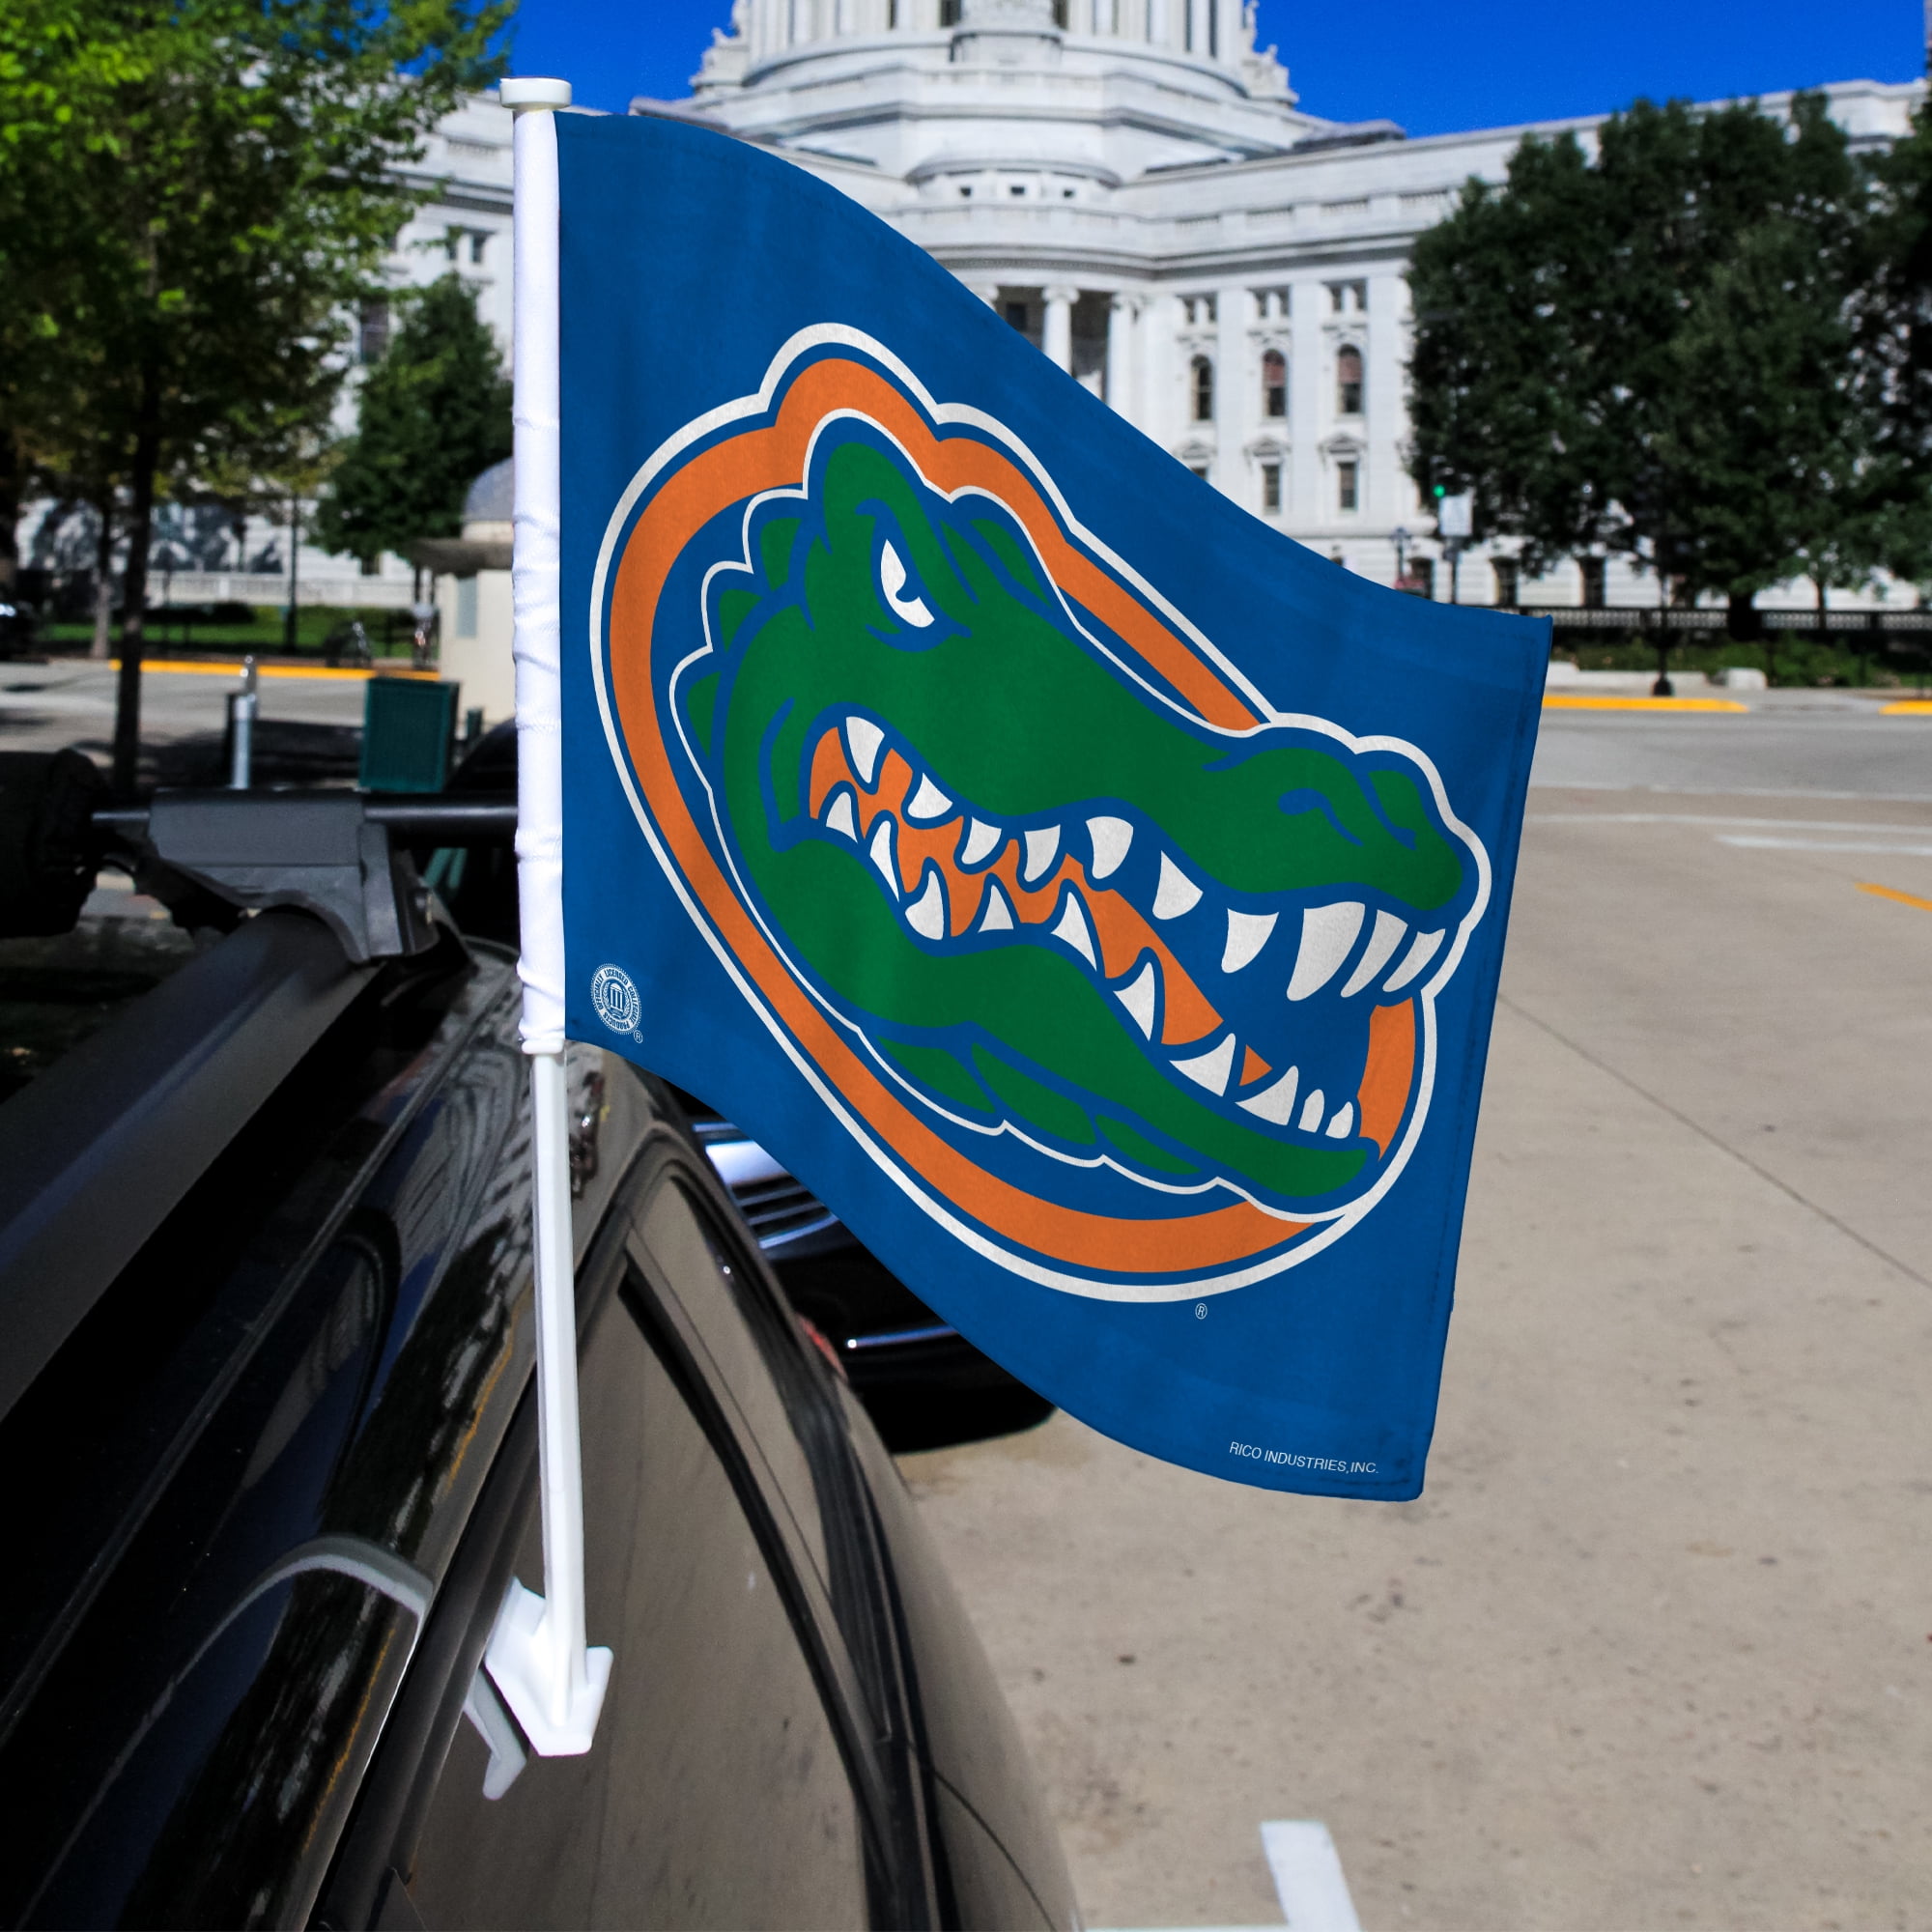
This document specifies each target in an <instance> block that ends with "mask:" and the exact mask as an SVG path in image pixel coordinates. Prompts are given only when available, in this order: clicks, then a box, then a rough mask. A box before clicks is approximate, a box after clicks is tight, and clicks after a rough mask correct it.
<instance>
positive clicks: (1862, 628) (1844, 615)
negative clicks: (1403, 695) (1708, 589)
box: [1516, 604, 1932, 638]
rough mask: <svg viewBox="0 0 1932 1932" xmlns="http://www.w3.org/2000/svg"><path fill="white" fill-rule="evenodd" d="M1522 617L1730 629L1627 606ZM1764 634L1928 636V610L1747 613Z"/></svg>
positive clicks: (1594, 626) (1526, 611)
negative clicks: (1773, 632)
mask: <svg viewBox="0 0 1932 1932" xmlns="http://www.w3.org/2000/svg"><path fill="white" fill-rule="evenodd" d="M1516 608H1517V609H1519V610H1520V611H1521V612H1522V614H1523V615H1524V616H1525V617H1548V618H1549V619H1550V620H1551V622H1552V623H1553V624H1554V625H1555V627H1556V629H1557V630H1559V631H1612V632H1618V633H1630V632H1656V631H1685V632H1704V633H1708V634H1713V635H1722V634H1723V633H1724V632H1725V631H1726V630H1727V629H1728V627H1729V623H1730V613H1729V612H1728V611H1680V610H1660V609H1658V608H1657V607H1656V606H1655V605H1652V606H1650V607H1648V608H1645V607H1643V606H1631V607H1624V608H1621V609H1619V608H1611V609H1608V610H1596V611H1590V610H1583V609H1580V608H1579V607H1577V605H1575V604H1559V605H1554V606H1539V605H1530V604H1523V605H1519V606H1517V607H1516ZM1752 615H1753V616H1754V618H1755V620H1756V622H1757V624H1758V626H1759V627H1760V628H1761V629H1762V630H1766V631H1787V632H1796V633H1799V634H1801V635H1804V636H1809V637H1814V638H1815V637H1824V636H1826V635H1828V634H1829V635H1832V636H1834V637H1835V636H1840V635H1844V634H1850V636H1851V637H1884V636H1887V635H1890V634H1894V633H1896V634H1901V635H1902V634H1918V635H1921V636H1922V635H1923V634H1925V633H1928V632H1932V610H1923V611H1754V612H1753V613H1752Z"/></svg>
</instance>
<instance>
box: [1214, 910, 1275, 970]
mask: <svg viewBox="0 0 1932 1932" xmlns="http://www.w3.org/2000/svg"><path fill="white" fill-rule="evenodd" d="M1278 918H1280V914H1279V913H1272V912H1231V913H1230V914H1229V915H1228V944H1227V946H1226V947H1225V948H1224V949H1223V951H1222V953H1221V971H1222V972H1224V973H1238V972H1239V971H1240V970H1241V968H1242V967H1243V966H1245V965H1246V964H1247V963H1248V961H1249V960H1250V959H1252V958H1253V957H1254V956H1255V954H1256V953H1257V952H1260V951H1261V950H1262V948H1263V947H1264V946H1265V945H1266V944H1267V943H1268V934H1269V933H1271V932H1272V931H1273V930H1274V923H1275V921H1276V920H1277V919H1278Z"/></svg>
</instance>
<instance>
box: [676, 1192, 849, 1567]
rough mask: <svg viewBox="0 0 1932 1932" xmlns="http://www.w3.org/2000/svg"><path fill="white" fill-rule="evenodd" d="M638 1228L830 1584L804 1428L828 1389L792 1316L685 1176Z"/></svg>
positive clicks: (822, 1503) (818, 1480) (817, 1484)
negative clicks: (805, 1353)
mask: <svg viewBox="0 0 1932 1932" xmlns="http://www.w3.org/2000/svg"><path fill="white" fill-rule="evenodd" d="M638 1232H639V1236H640V1237H641V1254H640V1257H639V1258H640V1260H642V1262H643V1263H644V1265H645V1266H646V1267H647V1268H648V1269H649V1270H650V1271H651V1272H652V1274H653V1275H654V1276H655V1277H656V1278H657V1280H658V1282H659V1283H660V1285H661V1286H662V1287H663V1288H664V1289H665V1290H667V1291H668V1293H669V1295H670V1297H671V1299H672V1300H673V1301H674V1302H675V1303H676V1305H677V1306H678V1308H680V1309H681V1310H682V1311H683V1313H684V1315H685V1317H686V1318H687V1319H688V1321H690V1323H691V1326H692V1328H693V1330H694V1331H695V1333H696V1339H697V1341H698V1342H699V1344H700V1345H701V1346H702V1347H703V1349H704V1351H705V1353H706V1354H707V1355H708V1356H709V1357H710V1358H711V1364H712V1366H713V1368H714V1369H715V1370H716V1372H717V1377H718V1379H719V1380H720V1381H721V1382H722V1383H723V1384H724V1386H725V1389H726V1390H727V1391H728V1392H729V1394H730V1397H731V1400H732V1402H733V1403H734V1404H735V1405H736V1406H737V1408H738V1411H739V1415H740V1418H741V1420H742V1421H743V1423H744V1426H745V1428H746V1429H747V1430H748V1431H749V1432H750V1434H751V1436H752V1438H753V1441H754V1442H755V1443H756V1444H757V1446H758V1448H759V1450H760V1451H761V1452H762V1454H763V1456H764V1459H765V1462H766V1463H767V1465H768V1467H769V1469H770V1472H771V1474H772V1476H773V1478H774V1479H775V1480H776V1482H777V1484H778V1488H779V1491H780V1492H781V1495H782V1496H783V1499H784V1503H785V1506H786V1508H787V1509H788V1510H789V1512H790V1514H791V1516H792V1518H793V1520H795V1521H796V1523H797V1525H798V1529H799V1532H800V1534H801V1535H802V1536H803V1538H804V1539H805V1544H806V1547H807V1548H808V1550H809V1551H810V1557H811V1562H812V1564H813V1566H814V1568H815V1569H816V1570H817V1572H818V1575H819V1578H820V1581H821V1582H827V1583H828V1584H829V1574H828V1573H829V1571H830V1568H831V1565H830V1563H829V1560H828V1552H827V1548H826V1538H827V1530H826V1515H827V1507H828V1501H829V1499H828V1498H824V1497H822V1496H821V1489H822V1488H823V1487H824V1484H825V1481H826V1472H824V1471H816V1472H815V1471H814V1469H813V1467H812V1462H813V1458H812V1456H811V1455H810V1452H809V1446H808V1438H807V1437H806V1436H804V1435H801V1431H800V1427H799V1425H800V1422H801V1420H803V1419H804V1418H805V1417H807V1416H809V1415H810V1411H811V1409H812V1408H813V1407H815V1406H817V1405H819V1404H820V1403H822V1402H823V1400H824V1396H823V1392H822V1390H820V1389H819V1388H818V1387H816V1386H815V1385H814V1382H815V1378H814V1377H813V1375H812V1372H811V1371H810V1364H808V1363H807V1362H806V1361H805V1360H804V1358H803V1357H802V1355H801V1354H800V1352H799V1349H798V1345H797V1338H796V1336H795V1334H792V1333H788V1332H786V1324H787V1322H788V1318H787V1317H786V1316H784V1315H783V1314H782V1313H781V1312H780V1311H777V1310H775V1309H774V1307H773V1305H772V1303H771V1301H770V1300H769V1299H768V1298H767V1296H766V1294H765V1293H764V1292H763V1289H762V1287H761V1285H760V1284H759V1283H758V1282H757V1281H755V1280H754V1279H753V1275H752V1273H751V1267H750V1264H749V1263H748V1262H747V1261H746V1260H745V1258H744V1256H743V1255H742V1254H741V1253H739V1252H738V1251H737V1248H736V1245H735V1243H733V1242H731V1241H729V1240H728V1239H727V1237H726V1236H724V1235H723V1234H722V1233H721V1232H720V1231H719V1229H718V1228H717V1226H716V1225H715V1224H714V1222H713V1221H712V1218H711V1216H710V1215H709V1214H708V1213H707V1212H705V1211H704V1209H703V1208H701V1207H700V1206H699V1205H698V1204H697V1202H696V1201H695V1200H694V1199H693V1197H692V1195H691V1193H690V1191H689V1190H688V1189H687V1188H686V1187H685V1186H684V1185H683V1184H682V1182H680V1181H678V1180H676V1179H670V1178H667V1179H664V1180H663V1181H661V1182H660V1183H659V1185H658V1186H657V1187H655V1188H654V1189H652V1191H651V1194H650V1197H649V1199H648V1200H647V1201H646V1202H645V1203H644V1206H643V1209H642V1211H641V1213H640V1214H639V1220H638ZM832 1508H833V1512H834V1514H836V1513H837V1505H836V1504H833V1505H832Z"/></svg>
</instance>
